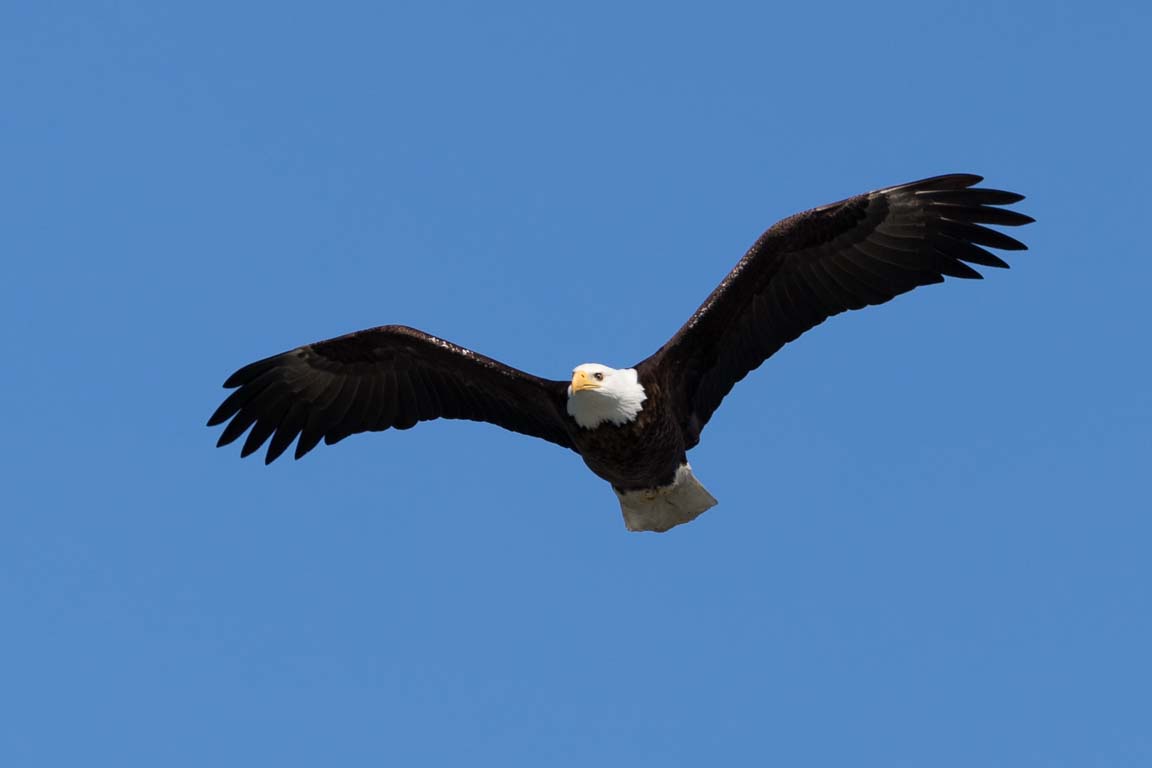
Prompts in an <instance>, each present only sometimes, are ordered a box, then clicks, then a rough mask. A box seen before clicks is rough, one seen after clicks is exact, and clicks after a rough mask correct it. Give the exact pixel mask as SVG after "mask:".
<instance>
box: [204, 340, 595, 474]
mask: <svg viewBox="0 0 1152 768" xmlns="http://www.w3.org/2000/svg"><path fill="white" fill-rule="evenodd" d="M224 386H225V387H228V388H235V390H236V391H235V392H233V393H232V394H231V395H229V396H228V398H227V399H225V400H224V402H223V403H221V405H220V407H219V408H217V409H216V412H215V413H214V414H212V418H210V419H209V420H208V426H210V427H211V426H215V425H217V424H222V423H224V422H225V421H228V420H229V419H231V421H229V423H228V426H226V427H225V428H224V432H223V434H221V435H220V440H219V442H218V443H217V445H218V446H224V445H227V444H229V443H231V442H232V441H234V440H235V439H236V438H238V437H240V435H242V434H244V432H245V430H247V429H248V428H249V427H251V428H252V430H251V432H249V433H248V438H247V439H246V440H245V441H244V447H243V448H242V449H241V451H240V455H241V456H247V455H248V454H250V453H252V452H254V451H256V450H258V449H259V448H260V446H261V445H263V444H264V442H265V441H267V440H268V438H269V437H271V438H272V441H271V443H270V444H269V445H268V452H267V454H266V455H265V459H264V461H265V463H266V464H267V463H271V462H272V461H274V460H275V459H276V458H277V457H278V456H280V454H282V453H283V452H284V451H285V449H287V448H288V446H289V445H291V444H292V441H293V440H294V439H296V437H297V436H299V441H298V442H297V443H296V458H297V459H299V458H300V457H301V456H303V455H304V454H306V453H308V451H310V450H312V449H313V448H315V447H316V444H317V443H319V442H320V440H321V439H322V438H323V440H324V442H325V443H327V444H329V445H331V444H332V443H336V442H338V441H340V440H343V439H344V438H345V437H348V436H349V435H353V434H356V433H358V432H370V431H380V430H385V429H388V428H390V427H394V428H396V429H408V428H410V427H412V426H414V425H415V424H416V423H417V422H419V421H428V420H430V419H438V418H445V419H470V420H472V421H487V422H489V423H491V424H496V425H497V426H501V427H504V428H505V429H509V430H512V431H513V432H519V433H521V434H525V435H531V436H533V437H539V438H542V439H544V440H548V441H550V442H553V443H556V444H558V445H562V446H564V447H565V448H573V445H572V441H571V440H570V439H569V437H568V432H567V430H566V428H565V426H564V420H563V415H562V414H563V413H564V398H565V397H566V394H567V386H568V383H567V382H564V381H550V380H547V379H541V378H537V377H536V376H532V375H531V374H528V373H524V372H523V371H519V370H517V369H515V368H512V367H509V366H507V365H504V364H503V363H500V362H498V361H496V360H492V359H491V358H488V357H484V356H483V355H480V354H477V353H475V352H473V351H471V350H468V349H464V348H463V347H458V346H456V345H455V344H451V343H449V342H447V341H444V340H443V339H438V338H436V337H435V336H430V335H428V334H426V333H424V332H422V331H418V330H416V329H414V328H407V327H405V326H401V325H385V326H382V327H380V328H371V329H368V330H364V331H357V332H356V333H350V334H348V335H346V336H340V337H337V338H335V339H328V340H327V341H320V342H316V343H315V344H308V345H307V346H303V347H299V348H297V349H293V350H291V351H289V352H284V353H282V354H279V355H274V356H272V357H269V358H265V359H264V360H259V361H257V362H255V363H252V364H251V365H246V366H244V367H243V368H241V369H240V370H238V371H236V373H234V374H232V375H231V376H230V377H229V378H228V380H227V381H225V382H224Z"/></svg>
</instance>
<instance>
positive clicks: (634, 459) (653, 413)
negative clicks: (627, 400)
mask: <svg viewBox="0 0 1152 768" xmlns="http://www.w3.org/2000/svg"><path fill="white" fill-rule="evenodd" d="M639 381H640V385H641V386H642V387H644V393H645V394H646V395H647V399H646V400H645V401H644V407H643V408H642V409H641V411H640V413H639V414H638V415H637V416H636V420H635V421H632V422H629V423H628V424H624V425H622V426H617V425H615V424H610V423H605V424H601V425H600V426H599V427H596V428H595V429H585V428H583V427H581V426H579V425H578V424H576V421H575V420H574V419H573V418H572V417H571V416H569V417H568V421H569V422H570V425H571V432H570V434H571V436H572V443H573V445H574V446H575V449H576V451H577V452H578V453H579V454H580V456H581V458H583V459H584V463H585V464H587V465H588V468H589V469H591V470H592V471H593V472H595V473H596V475H597V476H599V477H602V478H603V479H605V480H607V481H608V482H610V483H612V487H613V488H615V489H616V490H618V491H643V490H649V489H652V488H662V487H664V486H667V485H670V484H671V483H672V480H673V479H674V477H675V475H676V469H677V468H678V467H679V466H680V465H681V464H683V463H684V462H685V460H686V457H685V452H686V451H687V446H686V445H685V443H684V433H683V430H682V429H681V427H680V425H679V424H678V423H677V422H676V420H675V419H674V417H673V414H674V413H675V409H672V408H669V407H668V402H667V396H666V392H665V388H664V387H663V386H661V385H660V382H659V381H657V380H655V379H647V380H646V379H645V378H643V377H641V378H640V379H639Z"/></svg>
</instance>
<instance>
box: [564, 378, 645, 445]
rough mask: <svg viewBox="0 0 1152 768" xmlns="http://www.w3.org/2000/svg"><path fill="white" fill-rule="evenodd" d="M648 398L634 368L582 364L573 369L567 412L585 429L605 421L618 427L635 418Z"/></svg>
mask: <svg viewBox="0 0 1152 768" xmlns="http://www.w3.org/2000/svg"><path fill="white" fill-rule="evenodd" d="M647 399H648V395H646V394H644V387H643V386H641V384H640V381H639V379H638V377H637V375H636V369H635V368H624V369H622V370H617V369H615V368H609V367H608V366H606V365H600V364H599V363H584V365H578V366H576V370H574V371H572V385H571V386H569V387H568V415H569V416H571V417H572V418H574V419H576V423H577V424H579V425H580V426H582V427H584V428H585V429H595V428H596V427H598V426H600V425H601V424H603V423H604V422H606V421H610V422H612V423H613V424H615V425H617V426H620V425H622V424H627V423H628V422H630V421H632V420H633V419H635V418H636V414H638V413H640V409H641V407H643V403H644V401H645V400H647Z"/></svg>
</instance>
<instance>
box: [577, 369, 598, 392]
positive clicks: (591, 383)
mask: <svg viewBox="0 0 1152 768" xmlns="http://www.w3.org/2000/svg"><path fill="white" fill-rule="evenodd" d="M582 389H600V382H598V381H596V380H595V379H593V378H592V377H591V376H589V375H588V373H587V372H585V371H575V372H574V373H573V374H572V392H573V393H576V392H579V391H580V390H582Z"/></svg>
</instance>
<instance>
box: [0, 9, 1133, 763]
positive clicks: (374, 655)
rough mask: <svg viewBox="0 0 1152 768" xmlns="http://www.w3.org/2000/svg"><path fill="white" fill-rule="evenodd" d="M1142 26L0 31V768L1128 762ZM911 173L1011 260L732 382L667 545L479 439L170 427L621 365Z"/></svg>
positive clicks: (1094, 22) (917, 20)
mask: <svg viewBox="0 0 1152 768" xmlns="http://www.w3.org/2000/svg"><path fill="white" fill-rule="evenodd" d="M1150 15H1152V11H1149V10H1148V6H1147V5H1146V4H1139V3H1135V2H1127V3H1123V2H1097V3H1091V4H1089V3H1064V4H1051V3H1031V2H1020V3H1003V2H995V3H992V2H974V3H973V2H963V3H962V2H955V3H933V2H927V3H926V2H906V3H880V4H860V3H842V2H832V3H813V4H800V3H795V4H788V5H784V4H766V3H719V4H708V5H707V6H705V5H703V4H701V5H678V4H668V3H660V4H655V3H653V4H643V3H636V4H626V5H624V4H608V3H595V2H592V3H582V4H577V5H566V6H564V7H563V8H561V7H560V6H556V5H549V4H542V3H474V4H469V3H451V2H445V3H367V2H351V3H335V4H327V5H321V4H301V3H296V2H290V1H289V2H277V3H271V2H251V3H240V4H236V3H220V2H199V3H171V2H148V3H144V2H110V1H105V0H92V1H90V2H83V3H81V2H55V3H47V2H45V3H8V4H5V5H4V7H3V9H2V10H0V93H2V94H3V104H4V108H3V110H2V111H0V122H2V126H3V134H4V136H5V140H4V141H3V142H2V143H0V167H2V168H3V179H4V180H3V183H0V208H2V210H3V211H4V217H3V218H4V222H5V223H4V226H3V227H0V251H2V252H3V253H4V275H5V279H4V281H3V289H2V290H3V302H0V313H2V320H3V322H2V324H0V333H2V334H3V343H4V347H5V351H6V353H7V354H6V360H7V362H6V364H5V366H4V376H3V380H4V384H3V391H4V393H5V400H6V401H7V403H8V406H9V408H8V416H7V435H8V439H7V440H5V441H4V442H3V445H2V447H0V466H3V473H4V478H5V487H6V489H7V493H6V494H5V502H6V503H5V504H4V507H5V512H4V514H3V518H2V519H3V532H2V535H0V611H2V614H0V615H2V616H3V631H2V633H0V637H2V640H0V647H2V648H3V649H4V652H3V654H0V681H2V682H0V722H3V723H4V727H3V729H0V763H2V764H4V765H11V766H22V767H28V768H30V767H33V766H75V765H94V764H98V765H117V766H157V765H163V766H169V767H176V766H197V767H200V766H205V765H226V766H231V765H236V766H240V765H277V766H314V765H345V766H359V765H432V766H439V765H501V766H507V765H524V766H589V765H630V766H649V765H660V766H676V765H788V766H794V767H796V768H805V767H808V766H837V767H841V766H845V765H857V766H873V765H874V766H885V767H886V768H895V767H899V766H917V767H918V768H919V767H922V766H933V768H950V767H952V766H955V767H957V768H960V767H963V768H970V767H971V766H983V767H988V768H992V767H995V766H1012V767H1013V768H1030V767H1032V766H1037V767H1038V766H1045V768H1051V767H1052V766H1076V767H1077V768H1088V767H1091V766H1101V767H1104V766H1106V767H1107V768H1123V767H1125V766H1147V765H1150V764H1152V727H1149V726H1150V723H1152V661H1150V656H1149V653H1148V649H1149V648H1152V610H1150V609H1152V586H1150V585H1152V564H1150V560H1149V556H1148V552H1149V541H1150V539H1152V520H1150V513H1152V494H1150V492H1149V489H1148V479H1147V478H1148V476H1147V473H1148V471H1149V457H1150V455H1152V451H1150V449H1152V438H1150V437H1149V435H1150V434H1152V432H1150V428H1152V395H1150V394H1149V381H1150V380H1152V363H1150V362H1149V355H1148V338H1147V336H1148V329H1149V318H1148V303H1147V291H1148V285H1149V282H1150V281H1152V266H1149V258H1148V255H1149V254H1148V244H1147V242H1146V237H1145V236H1144V230H1145V229H1146V221H1147V217H1148V210H1149V204H1150V203H1152V193H1150V192H1149V187H1148V184H1147V182H1146V180H1145V178H1144V176H1145V175H1146V173H1147V171H1148V168H1149V153H1148V143H1147V137H1148V136H1149V135H1152V125H1150V123H1152V120H1150V119H1149V104H1148V99H1147V96H1146V91H1147V79H1148V73H1149V71H1152V66H1150V65H1152V61H1150V59H1152V55H1150V54H1149V52H1148V43H1147V41H1148V39H1149V35H1150V34H1152V24H1150V20H1152V19H1150ZM953 171H964V172H976V173H981V174H984V175H986V176H987V177H988V184H989V185H991V186H995V187H1001V188H1008V189H1012V190H1018V191H1020V192H1023V193H1025V194H1027V195H1028V200H1027V201H1026V202H1025V203H1024V204H1022V205H1021V206H1018V207H1019V208H1020V210H1023V211H1025V212H1027V213H1029V214H1031V215H1033V216H1035V217H1036V218H1037V220H1038V222H1037V223H1036V224H1034V225H1032V226H1030V227H1028V228H1026V229H1025V230H1023V231H1022V232H1021V233H1020V236H1021V237H1022V238H1023V239H1025V240H1026V241H1027V242H1028V243H1029V244H1030V246H1031V248H1032V250H1030V251H1028V252H1026V253H1021V254H1014V255H1011V256H1010V260H1011V262H1012V264H1013V269H1012V270H1010V271H1007V272H1003V271H995V270H992V271H991V272H992V273H991V274H989V275H988V277H989V279H988V280H986V281H984V282H981V283H974V282H955V281H950V282H949V283H947V284H945V285H942V286H933V287H930V288H927V289H921V290H919V291H917V292H915V293H914V294H912V295H909V296H905V297H902V298H901V299H899V300H897V301H895V302H893V303H892V304H889V305H886V306H884V307H880V308H876V309H870V310H868V311H866V312H859V313H852V314H850V315H848V316H843V317H839V318H836V319H834V320H833V321H831V322H829V323H827V324H826V325H824V326H821V327H820V328H818V329H816V330H815V331H813V332H811V333H809V334H808V335H806V336H804V337H803V339H802V340H801V341H800V342H799V343H796V344H793V345H790V346H789V347H788V348H786V349H785V350H783V351H782V352H781V353H780V354H778V355H777V356H776V357H774V358H773V359H772V360H770V361H769V362H768V363H767V364H766V365H765V366H764V367H762V368H761V369H760V370H759V371H758V372H757V373H755V374H753V375H752V376H751V377H749V379H747V380H746V381H745V382H743V383H742V384H740V385H739V386H738V387H737V389H736V390H735V391H734V392H733V394H732V396H731V397H730V398H729V399H728V400H727V401H726V403H725V405H724V406H723V407H722V408H721V410H720V411H719V412H718V414H717V416H716V418H714V419H713V421H712V423H711V425H710V426H709V428H708V430H707V431H706V432H705V434H704V440H703V443H702V444H701V445H700V447H699V448H698V449H697V450H695V451H694V452H693V454H692V456H691V458H692V461H693V465H694V467H695V469H696V471H697V474H698V476H699V477H700V478H701V480H702V481H703V482H704V484H705V485H706V486H707V487H708V488H709V490H710V491H711V492H712V493H713V494H714V495H715V496H716V497H717V498H718V499H719V500H720V505H719V506H718V507H716V508H715V509H714V510H712V511H710V512H708V513H707V514H706V515H704V516H703V517H701V518H700V519H699V520H697V521H696V522H694V523H692V524H691V525H688V526H683V527H681V528H678V529H676V530H674V531H672V532H670V533H668V534H665V535H660V536H656V535H637V534H628V533H627V532H625V530H624V527H623V525H622V522H621V520H620V513H619V510H618V507H617V505H616V501H615V499H614V497H613V495H612V493H611V491H610V489H609V488H608V487H607V485H606V484H604V483H603V482H602V481H600V480H598V479H597V478H596V477H594V476H593V475H591V474H590V473H589V472H588V471H587V470H586V469H585V468H584V467H583V465H582V464H581V463H580V462H579V460H578V459H577V458H576V457H575V456H573V455H571V454H570V453H568V452H566V451H563V450H561V449H558V448H555V447H553V446H550V445H548V444H546V443H543V442H536V441H532V440H529V439H527V438H523V437H519V436H516V435H512V434H510V433H504V432H502V431H501V430H498V429H495V428H492V427H488V426H485V425H480V424H471V423H453V422H438V423H431V424H423V425H421V426H420V427H419V428H418V429H414V430H412V431H410V432H406V433H386V434H383V435H366V436H359V437H354V438H351V439H349V440H347V441H345V442H343V443H341V444H340V445H338V446H336V447H333V448H326V447H323V446H321V448H319V449H318V450H316V451H315V452H313V453H312V454H310V455H309V456H308V457H307V458H306V459H305V460H303V461H300V462H291V461H281V462H277V464H276V465H273V466H271V467H264V466H263V465H262V464H261V463H259V462H258V461H255V460H247V461H241V460H240V459H239V458H238V449H237V448H236V446H232V447H230V448H229V449H226V450H217V449H215V448H214V447H213V445H214V442H215V440H216V437H217V433H216V431H213V430H208V429H205V427H204V421H205V420H206V419H207V417H208V415H209V414H210V413H211V412H212V410H213V409H214V408H215V406H216V405H217V404H218V402H219V400H220V398H221V397H222V396H223V394H224V391H223V390H222V389H220V384H221V383H222V381H223V380H224V378H225V377H226V376H227V375H228V374H229V373H230V372H232V371H233V370H234V369H236V368H237V367H239V366H240V365H243V364H244V363H247V362H249V361H251V360H254V359H256V358H259V357H263V356H266V355H268V354H272V353H275V352H279V351H282V350H284V349H288V348H291V347H294V346H297V345H299V344H302V343H306V342H309V341H313V340H317V339H322V338H327V337H330V336H334V335H337V334H340V333H344V332H347V331H351V330H355V329H358V328H363V327H368V326H374V325H380V324H384V323H404V324H408V325H413V326H416V327H419V328H423V329H426V330H428V331H430V332H433V333H436V334H438V335H440V336H443V337H445V338H448V339H451V340H453V341H455V342H458V343H460V344H464V345H467V346H469V347H472V348H474V349H476V350H479V351H481V352H484V353H486V354H488V355H491V356H493V357H497V358H499V359H502V360H504V361H506V362H508V363H510V364H513V365H517V366H519V367H522V368H525V369H527V370H530V371H532V372H534V373H537V374H540V375H544V376H549V377H555V378H561V377H564V376H566V375H567V373H568V371H570V370H571V368H572V367H573V366H574V365H575V364H577V363H581V362H585V361H588V360H595V361H599V362H604V363H607V364H609V365H617V366H624V365H628V364H631V363H634V362H636V361H638V360H639V359H641V358H643V357H645V356H647V355H648V354H649V353H650V352H652V351H653V350H654V349H655V348H656V347H658V346H659V345H660V344H661V343H663V341H664V340H665V339H666V338H667V337H668V336H670V335H671V334H672V333H673V332H674V331H675V329H676V328H677V327H678V326H679V324H680V323H681V322H683V320H684V319H686V318H687V317H688V315H689V314H690V312H691V311H692V310H693V309H694V308H695V307H696V306H697V305H698V303H699V302H700V301H701V300H702V299H703V298H704V296H705V295H706V294H707V293H708V292H709V291H710V290H711V289H712V288H713V286H714V285H715V284H716V283H717V282H718V281H719V280H720V279H721V278H722V277H723V275H724V274H725V273H726V272H727V270H728V269H729V268H730V267H731V266H732V265H733V264H734V263H735V261H736V260H737V259H738V258H739V256H740V255H741V254H742V253H743V251H744V249H745V248H746V247H747V246H748V245H749V244H750V243H751V242H752V241H753V240H754V239H755V238H756V236H757V235H758V234H759V232H760V231H761V230H763V229H764V228H766V227H767V226H769V225H770V224H772V223H773V222H774V221H776V220H777V219H779V218H782V217H784V216H786V215H789V214H791V213H794V212H796V211H799V210H801V209H804V208H808V207H812V206H815V205H819V204H823V203H826V202H830V201H832V200H836V199H839V198H842V197H846V196H848V195H851V194H854V193H857V192H862V191H865V190H868V189H872V188H876V187H880V186H885V185H889V184H895V183H900V182H904V181H909V180H912V179H917V178H921V177H924V176H929V175H933V174H937V173H945V172H953Z"/></svg>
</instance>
